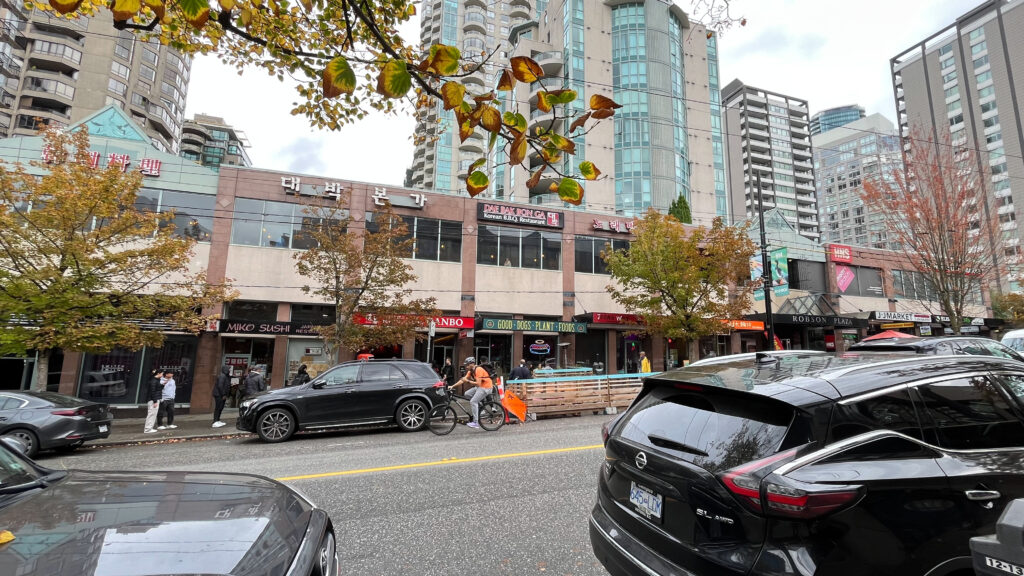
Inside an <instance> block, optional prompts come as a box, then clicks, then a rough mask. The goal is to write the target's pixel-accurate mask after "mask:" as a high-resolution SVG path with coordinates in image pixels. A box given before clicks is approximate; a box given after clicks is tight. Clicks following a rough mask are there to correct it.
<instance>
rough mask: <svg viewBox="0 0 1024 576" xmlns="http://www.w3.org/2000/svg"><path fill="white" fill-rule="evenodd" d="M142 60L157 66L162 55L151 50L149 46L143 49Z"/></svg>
mask: <svg viewBox="0 0 1024 576" xmlns="http://www.w3.org/2000/svg"><path fill="white" fill-rule="evenodd" d="M142 61H143V62H145V63H147V64H152V65H153V66H156V65H157V62H159V61H160V57H159V56H158V55H157V53H156V52H154V51H152V50H150V49H149V48H144V49H143V50H142Z"/></svg>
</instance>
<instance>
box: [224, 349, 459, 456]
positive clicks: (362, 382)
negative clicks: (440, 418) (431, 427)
mask: <svg viewBox="0 0 1024 576" xmlns="http://www.w3.org/2000/svg"><path fill="white" fill-rule="evenodd" d="M443 398H444V382H442V380H441V378H440V377H439V376H438V375H437V373H436V372H434V369H433V368H431V367H430V365H429V364H426V363H423V362H420V361H418V360H397V359H387V360H369V361H353V362H344V363H342V364H338V365H337V366H334V367H333V368H331V369H330V370H327V371H326V372H324V373H323V374H321V375H319V376H317V377H316V378H314V379H312V380H310V381H309V382H306V383H305V384H303V385H301V386H291V387H288V388H282V389H280V390H273V391H271V392H268V393H266V394H261V395H259V396H256V397H255V398H250V399H248V400H245V401H243V402H242V403H241V405H240V406H239V408H238V422H237V424H236V426H237V428H238V429H239V430H245V431H246V432H255V433H256V434H258V435H259V437H260V439H262V440H264V441H266V442H283V441H285V440H287V439H289V438H291V437H292V434H294V433H295V432H296V431H297V430H314V429H323V428H334V427H338V426H352V425H367V424H388V423H397V424H398V427H399V428H401V429H402V430H405V431H407V432H410V431H413V430H419V429H420V428H422V427H423V425H424V423H426V420H427V414H429V413H430V409H431V408H432V407H433V406H434V404H435V403H436V402H439V401H441V400H442V399H443Z"/></svg>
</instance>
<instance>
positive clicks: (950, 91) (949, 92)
mask: <svg viewBox="0 0 1024 576" xmlns="http://www.w3.org/2000/svg"><path fill="white" fill-rule="evenodd" d="M959 95H960V89H959V88H957V87H956V86H950V87H949V88H946V99H947V100H948V99H949V98H952V97H953V96H959Z"/></svg>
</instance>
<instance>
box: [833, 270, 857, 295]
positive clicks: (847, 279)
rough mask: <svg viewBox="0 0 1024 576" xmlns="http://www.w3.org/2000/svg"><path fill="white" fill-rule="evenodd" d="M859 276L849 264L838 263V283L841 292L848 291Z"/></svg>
mask: <svg viewBox="0 0 1024 576" xmlns="http://www.w3.org/2000/svg"><path fill="white" fill-rule="evenodd" d="M855 278H857V276H856V274H854V273H853V270H851V269H850V267H849V266H843V265H842V264H836V284H838V285H839V290H840V291H841V292H846V289H847V288H849V287H850V283H851V282H853V281H854V279H855Z"/></svg>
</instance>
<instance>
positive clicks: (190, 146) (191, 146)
mask: <svg viewBox="0 0 1024 576" xmlns="http://www.w3.org/2000/svg"><path fill="white" fill-rule="evenodd" d="M181 151H182V152H186V151H188V152H196V153H198V154H202V153H203V145H202V144H196V143H194V142H188V141H185V140H182V141H181Z"/></svg>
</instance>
